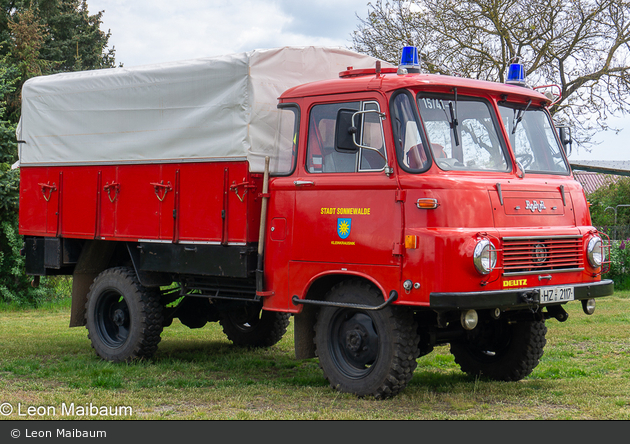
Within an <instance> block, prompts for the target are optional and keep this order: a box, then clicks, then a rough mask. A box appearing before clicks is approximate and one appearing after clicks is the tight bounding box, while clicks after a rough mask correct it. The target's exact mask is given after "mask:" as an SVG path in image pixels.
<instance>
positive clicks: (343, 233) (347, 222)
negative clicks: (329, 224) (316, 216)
mask: <svg viewBox="0 0 630 444" xmlns="http://www.w3.org/2000/svg"><path fill="white" fill-rule="evenodd" d="M351 226H352V219H337V234H338V235H339V237H340V238H341V239H346V238H347V237H348V236H350V228H351Z"/></svg>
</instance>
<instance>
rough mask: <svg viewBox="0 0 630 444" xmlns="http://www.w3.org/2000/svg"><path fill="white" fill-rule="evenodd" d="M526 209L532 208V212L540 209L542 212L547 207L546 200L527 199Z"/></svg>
mask: <svg viewBox="0 0 630 444" xmlns="http://www.w3.org/2000/svg"><path fill="white" fill-rule="evenodd" d="M525 209H526V210H532V213H535V212H536V210H538V212H539V213H542V210H546V209H547V207H546V206H545V202H544V201H542V200H541V201H540V202H537V201H535V200H534V201H532V202H530V201H528V200H526V201H525Z"/></svg>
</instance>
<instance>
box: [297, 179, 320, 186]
mask: <svg viewBox="0 0 630 444" xmlns="http://www.w3.org/2000/svg"><path fill="white" fill-rule="evenodd" d="M293 183H294V184H295V186H297V187H305V186H311V185H315V182H313V181H312V180H294V181H293Z"/></svg>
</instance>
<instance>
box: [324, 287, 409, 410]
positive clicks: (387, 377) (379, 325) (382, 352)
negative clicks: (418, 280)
mask: <svg viewBox="0 0 630 444" xmlns="http://www.w3.org/2000/svg"><path fill="white" fill-rule="evenodd" d="M326 299H327V300H328V301H331V302H342V303H350V304H364V305H371V306H374V305H379V304H381V303H382V302H383V299H382V297H381V294H380V292H379V291H378V290H377V289H376V288H374V287H373V286H371V285H367V284H365V283H361V282H358V281H346V282H342V283H340V284H338V285H336V286H335V287H333V288H332V290H331V291H330V292H329V294H328V295H327V298H326ZM315 347H316V351H317V355H318V357H319V365H320V367H321V368H322V370H323V371H324V375H325V376H326V379H328V381H329V382H330V385H331V386H332V387H333V388H334V389H337V390H339V391H340V392H346V393H354V394H356V395H357V396H360V397H361V396H374V397H375V398H377V399H384V398H388V397H391V396H394V395H396V394H397V393H398V392H399V391H400V390H402V389H403V388H405V387H406V385H407V383H408V382H409V381H410V380H411V378H412V376H413V371H414V370H415V368H416V365H417V362H416V358H417V357H418V336H417V333H416V325H415V323H414V320H413V316H412V313H411V312H410V311H408V310H406V309H404V308H399V307H392V306H388V307H385V308H383V309H382V310H377V311H371V310H370V311H366V310H360V309H356V308H339V307H324V308H322V309H321V310H320V312H319V314H318V317H317V322H316V324H315Z"/></svg>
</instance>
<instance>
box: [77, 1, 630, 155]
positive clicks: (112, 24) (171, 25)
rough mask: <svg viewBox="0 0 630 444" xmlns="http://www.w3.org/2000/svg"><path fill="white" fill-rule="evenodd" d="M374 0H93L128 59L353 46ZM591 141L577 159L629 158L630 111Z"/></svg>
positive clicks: (119, 54) (119, 55)
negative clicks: (615, 128) (370, 0)
mask: <svg viewBox="0 0 630 444" xmlns="http://www.w3.org/2000/svg"><path fill="white" fill-rule="evenodd" d="M368 1H369V0H310V1H300V0H240V1H228V0H186V1H176V0H88V9H89V12H90V14H95V13H96V12H98V11H104V14H103V17H102V20H103V24H102V25H101V29H102V30H103V31H107V30H110V31H111V37H110V40H109V47H110V48H111V47H114V48H115V49H116V62H117V63H122V64H123V65H124V66H125V67H132V66H139V65H146V64H152V63H161V62H170V61H176V60H187V59H193V58H198V57H211V56H217V55H223V54H232V53H238V52H245V51H251V50H254V49H266V48H275V47H282V46H334V47H344V48H349V47H350V46H351V44H352V37H351V36H352V32H353V31H355V30H357V28H358V25H359V23H360V21H359V19H358V18H357V15H358V16H359V17H362V18H365V17H366V16H367V12H368ZM610 123H611V126H612V127H617V128H622V130H621V131H620V132H619V133H618V134H615V132H613V131H609V132H602V133H600V134H598V135H596V137H595V138H594V139H593V142H595V145H594V146H592V147H591V148H590V150H589V149H587V148H584V147H579V146H576V145H574V147H573V152H572V154H571V156H570V157H569V160H570V161H574V160H613V161H614V160H619V161H627V160H630V146H629V145H630V144H629V143H628V140H630V117H626V118H621V117H619V118H613V119H611V120H610Z"/></svg>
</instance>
